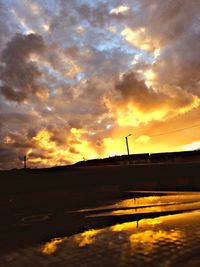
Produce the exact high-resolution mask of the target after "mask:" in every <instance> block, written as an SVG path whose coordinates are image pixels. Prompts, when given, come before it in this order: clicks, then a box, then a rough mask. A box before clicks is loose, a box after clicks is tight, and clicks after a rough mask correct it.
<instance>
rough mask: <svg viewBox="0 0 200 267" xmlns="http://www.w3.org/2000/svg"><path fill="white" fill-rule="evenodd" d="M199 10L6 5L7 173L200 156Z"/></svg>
mask: <svg viewBox="0 0 200 267" xmlns="http://www.w3.org/2000/svg"><path fill="white" fill-rule="evenodd" d="M199 10H200V3H199V1H196V0H168V1H163V0H148V1H147V0H133V1H132V0H125V1H121V0H119V1H118V0H111V1H100V0H95V1H89V0H69V1H64V0H60V1H56V0H50V1H41V0H30V1H25V0H9V1H4V0H0V139H1V143H0V169H4V168H14V167H17V168H19V167H22V166H23V163H22V161H23V156H24V155H25V154H26V155H27V157H28V165H29V166H30V167H41V166H42V167H46V166H54V165H63V164H70V163H73V162H76V161H79V160H83V159H90V158H98V157H106V156H112V155H117V154H124V153H126V146H125V139H124V137H125V136H127V135H128V134H129V133H131V134H132V135H131V136H130V137H129V145H130V151H131V153H140V152H155V151H170V150H171V151H172V150H180V149H189V148H192V149H193V148H194V149H195V148H198V147H199V142H200V139H199V128H198V121H199V116H200V107H199V106H200V93H199V92H200V91H199V89H200V75H199V73H200V49H199V43H200V19H199ZM194 126H195V127H194ZM176 130H177V131H176ZM166 137H167V138H166Z"/></svg>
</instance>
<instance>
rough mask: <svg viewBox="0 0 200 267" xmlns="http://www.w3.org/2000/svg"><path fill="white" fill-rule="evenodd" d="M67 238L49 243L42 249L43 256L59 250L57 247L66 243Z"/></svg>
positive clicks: (55, 239)
mask: <svg viewBox="0 0 200 267" xmlns="http://www.w3.org/2000/svg"><path fill="white" fill-rule="evenodd" d="M65 239H66V238H54V239H52V240H51V241H49V242H47V243H46V244H45V245H44V246H43V247H42V249H41V251H42V253H43V254H47V255H50V254H53V253H55V252H56V250H57V245H58V244H60V243H62V242H64V240H65Z"/></svg>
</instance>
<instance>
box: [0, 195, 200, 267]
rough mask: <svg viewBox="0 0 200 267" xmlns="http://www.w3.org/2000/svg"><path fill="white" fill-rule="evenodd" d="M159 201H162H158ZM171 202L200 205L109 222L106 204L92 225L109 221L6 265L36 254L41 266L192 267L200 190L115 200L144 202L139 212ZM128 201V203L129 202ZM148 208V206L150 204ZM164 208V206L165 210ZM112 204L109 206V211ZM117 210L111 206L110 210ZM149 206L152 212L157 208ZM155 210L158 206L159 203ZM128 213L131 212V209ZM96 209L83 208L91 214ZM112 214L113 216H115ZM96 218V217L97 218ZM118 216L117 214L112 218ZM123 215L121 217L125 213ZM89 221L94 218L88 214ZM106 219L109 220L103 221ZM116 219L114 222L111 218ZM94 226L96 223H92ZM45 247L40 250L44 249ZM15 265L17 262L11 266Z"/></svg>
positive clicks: (199, 233)
mask: <svg viewBox="0 0 200 267" xmlns="http://www.w3.org/2000/svg"><path fill="white" fill-rule="evenodd" d="M156 199H157V201H156ZM158 201H159V203H161V204H166V205H165V206H161V207H162V208H163V207H165V208H167V209H169V207H171V206H167V204H169V203H167V201H169V202H170V203H171V202H175V204H172V206H174V207H176V209H177V212H178V211H179V209H181V208H182V206H184V205H186V206H187V205H190V206H191V207H190V208H192V207H193V208H196V210H195V211H192V212H184V213H181V214H173V215H167V216H159V217H158V216H157V217H155V218H151V219H147V218H143V219H140V220H135V221H130V222H127V221H126V222H123V223H116V224H115V221H114V220H111V224H106V223H105V222H106V219H105V218H107V217H104V218H101V217H100V216H98V215H99V213H102V207H100V208H99V209H98V211H97V210H96V211H95V212H94V213H93V217H89V220H90V223H92V222H96V223H97V224H98V225H101V227H102V225H105V226H104V227H102V228H98V229H95V228H94V229H89V230H86V231H83V232H81V233H79V234H76V235H73V236H68V237H63V238H54V239H52V240H50V241H49V242H47V243H45V244H44V245H42V246H39V247H38V246H35V247H31V248H26V249H21V250H19V251H17V252H16V251H15V252H14V253H13V254H12V255H11V253H10V254H9V257H8V255H7V257H6V256H5V257H4V258H3V259H2V261H1V267H4V266H6V267H7V266H24V257H25V255H26V257H29V258H30V257H31V258H34V261H35V262H39V265H38V266H57V267H59V266H68V267H73V266H83V265H84V266H99V267H100V266H162V267H163V266H181V267H182V266H190V265H189V264H188V263H189V262H191V258H192V257H194V256H195V262H200V261H199V258H198V257H199V256H198V255H199V249H200V224H199V221H200V208H199V201H200V196H199V194H197V193H196V194H183V195H181V194H177V195H175V194H170V195H165V196H158V197H156V196H155V197H150V198H148V197H144V199H142V198H141V199H136V200H134V199H128V200H124V201H119V202H118V203H115V205H114V206H115V207H116V206H118V207H119V209H120V210H121V209H122V207H124V208H129V207H127V206H128V205H129V204H130V205H131V208H132V205H133V202H134V203H135V202H137V205H140V208H138V210H140V209H141V210H143V209H147V211H148V208H147V206H150V204H152V206H153V203H154V204H155V205H158V203H157V202H158ZM125 205H127V206H125ZM142 206H145V207H144V208H143V207H142ZM161 207H159V208H161ZM187 207H188V206H187ZM105 208H107V207H105V206H104V209H105ZM111 208H113V206H109V208H108V209H111ZM152 208H153V207H149V209H150V210H151V211H150V212H154V211H153V209H152ZM154 208H155V210H156V209H157V208H158V207H157V206H155V207H154ZM127 211H128V210H127ZM90 212H91V213H92V212H93V211H92V210H87V211H85V212H83V214H84V215H87V216H88V213H90ZM112 212H113V211H110V213H109V215H108V217H109V218H111V219H113V218H115V217H116V214H114V213H112ZM104 214H105V213H104ZM111 214H112V215H111ZM94 216H96V217H94ZM112 216H113V217H112ZM119 216H120V215H119ZM85 219H86V220H87V219H88V217H85ZM103 223H104V224H103ZM109 223H110V221H109ZM91 228H92V227H91ZM38 250H39V253H38ZM11 263H13V265H12V264H11Z"/></svg>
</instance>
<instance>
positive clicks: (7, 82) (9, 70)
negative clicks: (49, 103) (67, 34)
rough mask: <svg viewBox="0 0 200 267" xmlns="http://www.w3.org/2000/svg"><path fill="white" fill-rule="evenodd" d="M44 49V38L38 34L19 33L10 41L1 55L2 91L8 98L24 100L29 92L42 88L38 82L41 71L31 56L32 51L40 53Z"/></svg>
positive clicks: (0, 74) (0, 75) (33, 92)
mask: <svg viewBox="0 0 200 267" xmlns="http://www.w3.org/2000/svg"><path fill="white" fill-rule="evenodd" d="M43 49H44V42H43V39H42V37H41V36H39V35H36V34H30V35H22V34H17V35H16V36H15V37H14V38H12V40H11V41H10V42H8V44H7V46H6V48H5V49H4V50H3V52H2V55H1V62H2V64H1V68H0V71H1V72H0V78H1V81H2V85H1V93H2V94H3V95H4V96H5V97H6V99H8V100H11V101H17V102H23V101H24V100H25V99H27V98H28V97H29V94H35V93H36V92H37V91H39V90H40V87H39V86H38V85H37V83H36V79H37V78H38V77H39V76H40V72H39V71H38V69H37V66H36V65H35V63H33V62H31V61H30V59H29V56H30V55H31V53H35V54H40V53H41V52H42V51H43Z"/></svg>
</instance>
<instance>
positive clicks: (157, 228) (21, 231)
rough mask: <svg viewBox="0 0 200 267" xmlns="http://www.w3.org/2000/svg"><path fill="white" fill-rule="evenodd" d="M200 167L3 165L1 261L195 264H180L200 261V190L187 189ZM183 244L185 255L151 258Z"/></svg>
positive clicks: (196, 183) (196, 184)
mask: <svg viewBox="0 0 200 267" xmlns="http://www.w3.org/2000/svg"><path fill="white" fill-rule="evenodd" d="M199 170H200V164H199V163H188V164H168V165H164V164H157V165H143V166H142V165H128V166H107V167H83V168H74V167H63V168H53V169H46V170H44V169H43V170H29V169H27V170H21V171H17V170H15V171H7V172H0V194H1V195H0V210H1V220H0V238H1V242H0V255H1V257H0V266H1V267H3V266H6V267H7V266H12V267H16V266H17V267H18V266H39V267H40V266H51V267H53V266H58V267H59V266H92V267H93V266H132V264H136V265H135V266H175V265H173V264H175V262H176V263H177V264H179V263H180V262H182V257H185V258H186V259H187V262H188V264H189V265H184V264H183V263H184V261H183V262H182V263H180V265H179V266H200V265H195V264H196V262H197V264H199V263H200V262H199V258H198V257H197V252H196V251H197V250H198V249H199V248H200V247H199V245H197V244H199V243H200V242H199V241H200V227H199V226H198V225H199V224H198V221H199V219H200V214H199V212H198V211H199V208H200V205H199V203H200V196H199V193H194V192H190V193H189V192H188V193H180V192H181V191H199V190H200V178H199ZM163 190H164V191H163ZM166 191H176V193H175V192H170V193H169V192H166ZM178 191H179V192H178ZM160 221H161V222H162V223H159V222H160ZM179 224H180V225H179ZM113 227H114V228H113ZM113 229H114V230H113ZM97 236H98V238H97V243H95V242H93V241H94V240H96V237H97ZM145 236H146V237H145ZM169 236H171V239H170V237H169ZM143 237H145V238H146V239H144V238H143ZM154 237H155V239H154ZM168 237H169V238H168ZM152 240H154V241H152ZM188 240H189V241H188ZM136 241H137V242H136ZM187 242H189V243H190V244H189V245H190V250H188V249H189V248H187V250H186V251H184V249H183V248H184V247H182V246H185V244H186V243H187ZM173 243H175V245H173ZM90 244H92V246H91V245H90ZM94 244H95V245H94ZM57 246H59V249H57ZM135 246H136V247H135ZM163 246H165V247H166V246H168V250H166V251H164V250H163ZM132 247H133V248H134V249H132ZM180 247H181V251H182V252H181V253H182V254H180V255H182V256H180V257H179V258H176V259H171V261H169V262H168V263H167V262H164V263H165V265H164V263H163V265H160V262H153V261H152V257H156V254H157V253H165V255H166V253H168V254H169V255H170V253H171V254H174V252H176V251H177V252H178V251H179V250H180ZM140 249H141V251H140ZM173 249H174V251H173ZM120 251H121V252H120ZM134 251H135V252H134ZM188 251H189V252H188ZM134 253H135V254H134ZM188 253H189V254H188ZM69 254H70V255H71V258H69V257H70V256H69ZM168 254H167V255H168ZM67 255H68V258H66V257H67ZM111 255H116V256H115V258H112V257H111ZM119 255H120V258H118V256H119ZM138 255H139V256H138ZM163 255H164V254H163ZM169 255H168V257H169ZM191 255H193V256H191ZM76 257H77V258H79V261H78V260H76ZM99 257H100V258H101V257H104V258H107V260H108V261H107V262H106V261H104V263H103V264H100V263H101V262H100V261H99ZM138 257H141V260H140V261H139V260H138V259H139V258H138ZM191 257H192V258H193V257H194V258H195V261H194V260H193V261H192V259H191ZM125 258H126V259H130V261H129V260H125ZM82 261H83V262H82ZM156 261H157V260H156ZM80 262H81V264H80ZM84 264H85V265H84ZM110 264H114V265H110ZM152 264H153V265H152ZM176 266H177V265H176Z"/></svg>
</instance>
